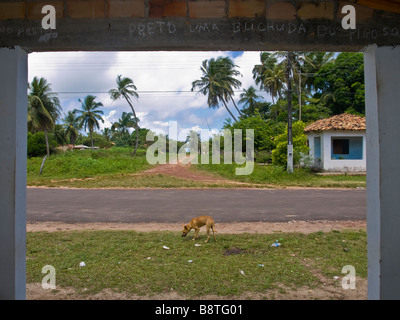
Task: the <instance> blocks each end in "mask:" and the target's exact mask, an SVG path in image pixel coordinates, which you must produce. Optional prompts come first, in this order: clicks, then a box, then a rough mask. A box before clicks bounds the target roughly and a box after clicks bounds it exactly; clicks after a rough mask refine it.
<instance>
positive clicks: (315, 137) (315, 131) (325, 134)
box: [304, 113, 366, 172]
mask: <svg viewBox="0 0 400 320" xmlns="http://www.w3.org/2000/svg"><path fill="white" fill-rule="evenodd" d="M304 131H305V134H306V135H307V139H308V144H309V147H310V157H311V159H312V161H313V165H314V167H315V168H319V169H321V170H323V171H338V172H365V171H366V150H365V149H366V148H365V145H366V140H365V135H366V125H365V117H360V116H356V115H352V114H347V113H343V114H339V115H335V116H333V117H331V118H327V119H321V120H318V121H316V122H314V123H312V124H310V125H308V126H307V127H306V128H305V129H304Z"/></svg>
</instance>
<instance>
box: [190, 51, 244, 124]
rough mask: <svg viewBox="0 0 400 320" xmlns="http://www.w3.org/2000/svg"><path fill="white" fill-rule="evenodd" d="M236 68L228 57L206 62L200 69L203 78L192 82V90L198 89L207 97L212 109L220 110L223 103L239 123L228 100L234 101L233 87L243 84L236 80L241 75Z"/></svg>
mask: <svg viewBox="0 0 400 320" xmlns="http://www.w3.org/2000/svg"><path fill="white" fill-rule="evenodd" d="M234 67H236V66H235V65H234V64H233V62H232V60H231V59H230V58H228V57H226V58H224V57H218V58H217V59H214V58H211V59H209V60H204V61H203V62H202V65H201V67H200V70H201V71H202V72H203V76H202V77H201V78H200V79H199V80H195V81H193V82H192V89H191V90H192V91H194V89H196V88H198V93H201V94H203V95H204V96H207V104H208V106H209V107H210V108H219V106H220V103H221V102H222V103H223V105H224V106H225V108H226V110H227V111H228V113H229V114H230V115H231V117H232V119H233V120H235V121H236V122H237V119H236V117H235V116H234V115H233V113H232V112H231V111H230V110H229V108H228V106H227V101H228V99H231V100H232V101H233V98H232V95H233V88H232V87H234V88H238V87H240V85H241V82H240V81H239V80H237V79H235V78H234V76H237V75H239V74H240V73H239V72H238V71H237V70H235V69H234ZM233 102H234V101H233ZM235 107H236V105H235ZM236 109H237V107H236ZM237 110H239V109H237ZM239 113H240V111H239Z"/></svg>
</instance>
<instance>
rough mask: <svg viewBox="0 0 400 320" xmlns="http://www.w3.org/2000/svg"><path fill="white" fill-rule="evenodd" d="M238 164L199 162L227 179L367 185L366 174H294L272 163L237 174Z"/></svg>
mask: <svg viewBox="0 0 400 320" xmlns="http://www.w3.org/2000/svg"><path fill="white" fill-rule="evenodd" d="M237 167H240V166H239V165H236V164H223V163H221V164H199V165H197V166H196V169H198V170H205V171H207V172H212V173H215V174H218V175H220V176H222V177H224V178H226V179H230V180H235V181H239V182H244V183H252V184H258V185H260V186H261V185H263V184H264V185H265V184H266V185H276V186H292V187H293V186H301V187H321V188H356V187H365V186H366V177H365V175H332V176H323V175H318V174H315V173H312V172H310V171H309V170H306V169H297V168H295V169H294V172H293V173H292V174H289V173H287V172H286V170H285V168H283V167H276V166H272V165H268V166H264V165H257V164H255V165H254V170H253V172H252V173H251V174H249V175H243V176H238V175H236V173H235V172H236V168H237Z"/></svg>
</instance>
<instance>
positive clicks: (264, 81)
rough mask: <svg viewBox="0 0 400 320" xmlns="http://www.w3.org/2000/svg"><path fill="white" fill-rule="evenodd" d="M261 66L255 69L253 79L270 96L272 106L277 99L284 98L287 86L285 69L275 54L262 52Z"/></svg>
mask: <svg viewBox="0 0 400 320" xmlns="http://www.w3.org/2000/svg"><path fill="white" fill-rule="evenodd" d="M260 60H261V64H259V65H255V66H254V68H253V79H254V80H255V82H256V84H257V85H259V86H260V89H264V90H265V91H266V92H267V93H269V94H270V96H271V98H272V104H275V99H280V98H281V97H282V91H283V89H284V86H285V68H284V67H283V66H282V65H281V64H279V63H278V56H277V55H276V54H275V53H270V52H262V53H261V54H260Z"/></svg>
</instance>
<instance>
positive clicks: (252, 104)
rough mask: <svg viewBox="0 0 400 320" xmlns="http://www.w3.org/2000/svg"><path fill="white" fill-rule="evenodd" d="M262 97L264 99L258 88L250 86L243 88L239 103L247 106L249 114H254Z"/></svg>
mask: <svg viewBox="0 0 400 320" xmlns="http://www.w3.org/2000/svg"><path fill="white" fill-rule="evenodd" d="M261 99H263V97H262V96H259V95H257V93H256V89H255V88H254V87H253V86H250V87H249V88H248V89H247V90H246V89H243V93H241V94H240V100H239V103H240V104H243V105H245V106H247V111H248V112H247V113H248V114H249V115H253V114H254V112H255V110H256V106H257V103H258V100H261Z"/></svg>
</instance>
